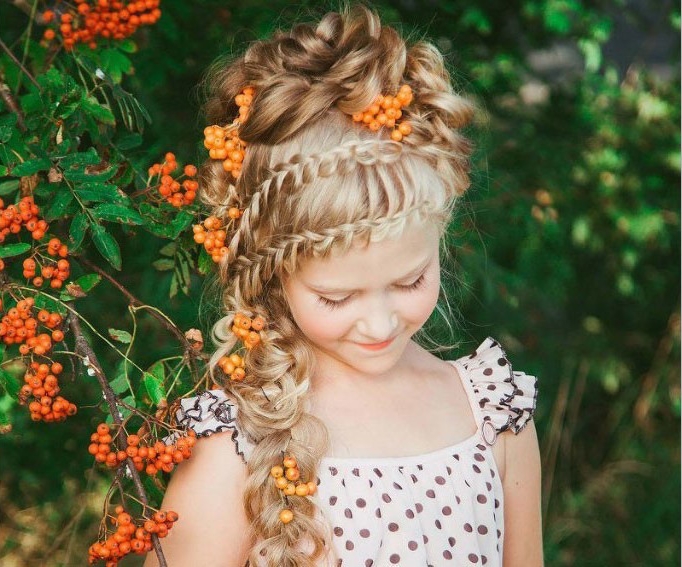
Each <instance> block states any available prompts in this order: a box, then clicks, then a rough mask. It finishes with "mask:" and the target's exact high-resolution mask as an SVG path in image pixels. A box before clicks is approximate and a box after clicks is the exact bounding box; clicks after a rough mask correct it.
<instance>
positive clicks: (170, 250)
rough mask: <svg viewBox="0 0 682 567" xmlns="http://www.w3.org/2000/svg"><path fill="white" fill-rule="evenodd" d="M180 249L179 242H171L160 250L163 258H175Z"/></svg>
mask: <svg viewBox="0 0 682 567" xmlns="http://www.w3.org/2000/svg"><path fill="white" fill-rule="evenodd" d="M177 249H178V243H177V242H169V243H168V244H166V245H165V246H164V247H163V248H161V250H159V254H161V255H162V256H169V257H171V258H172V257H173V256H175V251H176V250H177Z"/></svg>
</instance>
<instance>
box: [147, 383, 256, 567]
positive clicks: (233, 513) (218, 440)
mask: <svg viewBox="0 0 682 567" xmlns="http://www.w3.org/2000/svg"><path fill="white" fill-rule="evenodd" d="M181 403H182V404H183V405H181V408H180V409H179V410H178V423H179V424H180V425H181V426H183V425H184V426H186V427H188V428H190V429H193V430H195V431H196V432H197V436H198V437H199V439H198V441H197V443H196V445H195V447H194V449H193V451H192V457H191V458H190V459H188V460H187V461H184V462H182V463H181V464H180V465H179V466H178V468H177V470H176V472H175V473H174V474H173V476H172V477H171V480H170V482H169V484H168V488H167V490H166V493H165V495H164V499H163V504H162V508H163V509H166V510H174V511H175V512H177V513H178V516H179V519H178V522H177V523H176V525H175V526H174V527H173V530H172V531H171V532H169V534H168V536H167V538H165V539H164V541H163V551H164V555H165V556H166V559H167V560H168V561H169V564H170V565H175V564H177V565H190V564H199V565H204V564H205V565H219V566H220V567H237V566H239V567H241V566H243V565H244V562H245V561H246V555H247V554H248V550H249V548H250V541H249V535H248V534H249V523H248V520H247V518H246V514H245V511H244V506H243V503H242V502H243V492H244V487H245V484H246V481H247V476H248V473H247V467H246V466H245V462H244V460H243V455H242V454H240V453H239V452H238V450H237V444H236V443H235V442H234V434H235V431H236V430H235V429H234V428H233V425H234V424H233V420H234V418H233V416H232V412H233V410H234V407H235V406H233V402H232V401H230V400H228V398H227V397H226V396H224V395H223V396H221V394H219V393H216V392H213V391H212V392H204V393H203V394H201V395H200V396H197V397H196V398H187V399H185V400H182V402H181ZM209 408H210V409H209ZM216 416H217V417H216ZM216 557H220V558H222V559H221V562H220V563H216V561H215V558H216ZM156 566H157V561H156V558H155V554H154V553H153V552H152V553H150V554H148V556H147V560H146V562H145V567H156Z"/></svg>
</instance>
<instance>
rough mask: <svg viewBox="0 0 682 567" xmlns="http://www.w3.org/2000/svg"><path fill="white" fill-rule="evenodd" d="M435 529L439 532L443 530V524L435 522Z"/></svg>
mask: <svg viewBox="0 0 682 567" xmlns="http://www.w3.org/2000/svg"><path fill="white" fill-rule="evenodd" d="M435 524H436V527H437V528H438V529H439V530H440V529H442V528H443V524H441V523H440V520H436V521H435Z"/></svg>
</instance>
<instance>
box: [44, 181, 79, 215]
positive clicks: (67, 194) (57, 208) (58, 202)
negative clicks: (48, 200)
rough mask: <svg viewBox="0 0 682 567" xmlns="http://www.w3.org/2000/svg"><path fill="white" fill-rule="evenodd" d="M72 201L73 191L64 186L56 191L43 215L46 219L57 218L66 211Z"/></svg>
mask: <svg viewBox="0 0 682 567" xmlns="http://www.w3.org/2000/svg"><path fill="white" fill-rule="evenodd" d="M71 201H73V193H72V192H71V191H69V190H68V189H66V188H63V189H62V190H61V191H57V194H56V196H55V198H54V200H53V201H52V204H51V205H50V208H49V209H48V212H47V214H46V215H45V217H46V219H47V220H54V219H58V218H59V217H61V216H63V215H64V213H65V212H66V209H67V207H68V206H69V205H70V204H71Z"/></svg>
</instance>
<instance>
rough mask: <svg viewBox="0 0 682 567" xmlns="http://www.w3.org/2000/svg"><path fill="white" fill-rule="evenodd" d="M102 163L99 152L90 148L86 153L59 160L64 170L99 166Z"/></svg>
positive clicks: (78, 153)
mask: <svg viewBox="0 0 682 567" xmlns="http://www.w3.org/2000/svg"><path fill="white" fill-rule="evenodd" d="M100 161H102V160H101V159H100V157H99V155H98V154H97V150H96V149H95V148H93V147H90V148H88V149H87V150H86V151H84V152H77V153H75V154H69V155H68V156H64V157H63V158H61V159H60V160H59V165H60V166H61V168H62V169H71V168H83V167H85V166H86V165H97V164H98V163H99V162H100Z"/></svg>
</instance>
